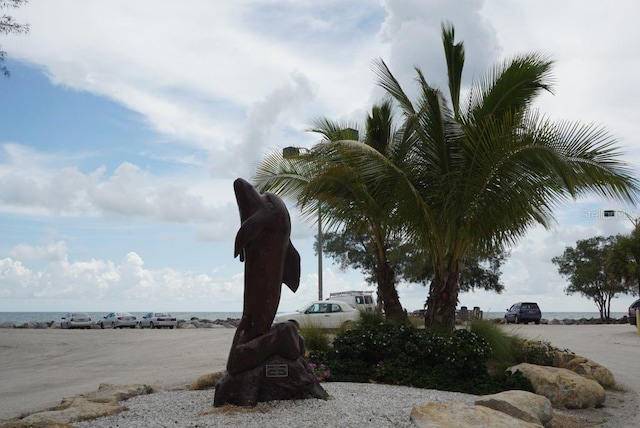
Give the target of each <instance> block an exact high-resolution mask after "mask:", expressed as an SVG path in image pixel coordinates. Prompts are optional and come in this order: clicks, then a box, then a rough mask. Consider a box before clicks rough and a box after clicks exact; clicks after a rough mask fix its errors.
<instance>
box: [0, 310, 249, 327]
mask: <svg viewBox="0 0 640 428" xmlns="http://www.w3.org/2000/svg"><path fill="white" fill-rule="evenodd" d="M87 313H88V314H89V316H90V317H91V319H92V320H93V321H96V320H99V319H102V317H104V316H105V315H107V313H108V312H87ZM130 313H131V315H134V316H135V317H136V318H138V319H140V318H142V317H143V316H145V315H146V314H147V312H130ZM65 314H66V312H0V323H3V322H7V321H10V322H12V323H14V324H16V325H21V324H24V323H26V322H29V321H43V322H49V321H58V322H60V319H61V318H62V317H63V316H64V315H65ZM171 315H173V316H174V317H176V318H177V319H179V320H181V319H182V320H189V319H191V318H193V317H197V318H200V319H208V320H211V321H213V320H217V319H220V320H226V319H227V318H240V317H241V316H242V312H171Z"/></svg>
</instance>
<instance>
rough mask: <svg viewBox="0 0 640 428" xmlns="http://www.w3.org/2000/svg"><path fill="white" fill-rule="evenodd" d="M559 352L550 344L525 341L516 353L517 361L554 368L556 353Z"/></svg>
mask: <svg viewBox="0 0 640 428" xmlns="http://www.w3.org/2000/svg"><path fill="white" fill-rule="evenodd" d="M558 350H559V349H558V348H556V347H555V346H553V345H551V343H549V342H544V341H534V340H524V339H523V340H522V341H521V344H520V347H519V349H517V351H516V359H517V361H519V362H524V363H530V364H537V365H540V366H553V363H554V359H555V353H556V351H558Z"/></svg>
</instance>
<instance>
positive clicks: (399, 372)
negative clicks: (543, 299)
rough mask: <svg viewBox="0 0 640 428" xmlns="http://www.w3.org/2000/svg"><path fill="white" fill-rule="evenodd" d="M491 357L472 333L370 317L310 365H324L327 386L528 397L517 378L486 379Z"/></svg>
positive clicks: (315, 356) (526, 387) (524, 381)
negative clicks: (518, 393) (372, 385)
mask: <svg viewBox="0 0 640 428" xmlns="http://www.w3.org/2000/svg"><path fill="white" fill-rule="evenodd" d="M482 334H483V335H486V336H487V337H490V338H491V339H490V340H491V341H493V342H494V346H496V345H495V343H502V344H503V345H504V346H505V347H507V345H506V344H504V343H503V342H505V343H506V339H505V338H504V337H503V335H502V334H494V333H493V332H489V333H487V332H486V331H484V333H482ZM496 338H497V339H496ZM501 346H502V345H501ZM496 347H497V346H496ZM505 352H506V351H505ZM494 353H495V350H494V349H493V348H492V347H491V345H490V344H489V342H488V341H487V340H486V339H485V338H484V337H483V336H482V335H480V334H477V333H474V332H472V331H467V330H455V331H453V332H450V333H447V334H435V333H431V332H429V331H427V330H424V329H417V328H415V327H413V326H411V325H406V324H396V323H391V322H386V321H385V320H384V318H383V317H381V316H380V315H375V314H369V315H366V316H364V317H363V319H362V321H361V322H360V323H358V325H356V326H355V327H354V328H353V329H350V330H347V331H344V332H342V333H340V334H338V335H337V337H336V338H335V340H334V341H333V345H332V346H331V347H329V349H328V350H326V351H314V352H312V353H311V355H310V360H311V361H314V362H316V363H317V364H324V365H325V366H326V367H327V368H328V369H329V370H330V371H331V378H330V379H329V380H331V381H338V382H370V381H374V382H380V383H387V384H394V385H408V386H414V387H419V388H432V389H440V390H446V391H458V392H466V393H471V394H489V393H495V392H499V391H504V390H506V389H523V390H526V391H533V387H532V386H531V383H530V382H529V381H528V380H527V379H526V378H525V377H524V376H522V374H521V373H520V372H516V373H514V374H511V373H510V372H506V371H504V370H503V371H500V372H499V373H497V374H496V375H490V374H489V371H488V370H487V361H488V360H489V358H490V357H491V356H492V355H494Z"/></svg>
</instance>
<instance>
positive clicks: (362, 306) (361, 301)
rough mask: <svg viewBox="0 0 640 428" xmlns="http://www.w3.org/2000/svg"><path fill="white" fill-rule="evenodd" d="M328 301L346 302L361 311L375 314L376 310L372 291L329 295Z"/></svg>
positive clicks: (340, 292)
mask: <svg viewBox="0 0 640 428" xmlns="http://www.w3.org/2000/svg"><path fill="white" fill-rule="evenodd" d="M327 300H340V301H342V302H346V303H348V304H349V305H351V306H353V307H354V308H356V309H358V310H359V311H369V312H373V311H375V310H376V302H375V300H374V299H373V292H372V291H338V292H336V293H329V298H328V299H327Z"/></svg>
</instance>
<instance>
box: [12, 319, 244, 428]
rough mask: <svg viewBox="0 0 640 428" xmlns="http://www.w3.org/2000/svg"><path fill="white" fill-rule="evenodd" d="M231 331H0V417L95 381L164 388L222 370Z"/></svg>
mask: <svg viewBox="0 0 640 428" xmlns="http://www.w3.org/2000/svg"><path fill="white" fill-rule="evenodd" d="M234 334H235V329H233V328H202V329H176V330H167V329H162V330H150V329H144V330H141V329H131V330H129V329H123V330H110V329H105V330H60V329H51V330H49V329H47V330H38V329H0V370H1V373H2V375H1V376H0V378H1V379H2V382H0V421H2V420H6V419H11V418H14V417H17V416H20V415H22V414H24V413H30V412H33V411H37V410H43V409H46V408H49V407H53V406H56V405H58V404H60V401H61V400H62V398H64V397H69V396H72V395H76V394H81V393H84V392H88V391H94V390H96V389H98V386H99V385H100V384H101V383H114V384H132V383H146V384H153V385H158V386H160V387H161V388H163V389H167V388H176V387H180V386H183V385H184V384H190V383H191V382H192V381H193V380H195V379H196V378H197V377H198V376H200V375H202V374H205V373H210V372H214V371H219V370H224V368H225V366H226V363H227V356H228V352H229V348H230V347H231V341H232V340H233V335H234Z"/></svg>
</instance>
